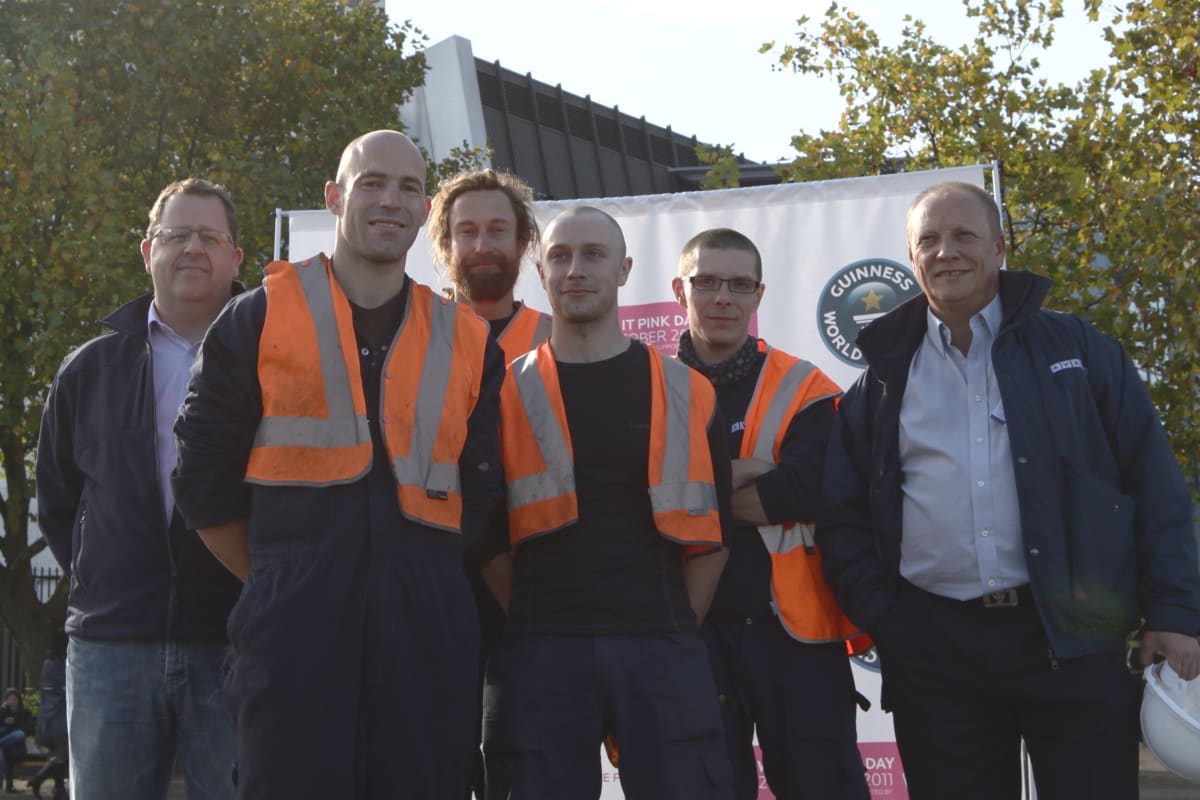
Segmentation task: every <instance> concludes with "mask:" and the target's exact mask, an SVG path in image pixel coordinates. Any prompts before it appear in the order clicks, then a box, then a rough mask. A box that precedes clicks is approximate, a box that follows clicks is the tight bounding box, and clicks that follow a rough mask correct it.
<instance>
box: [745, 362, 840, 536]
mask: <svg viewBox="0 0 1200 800" xmlns="http://www.w3.org/2000/svg"><path fill="white" fill-rule="evenodd" d="M768 357H770V356H769V354H768ZM815 369H816V367H815V366H813V365H812V364H811V363H809V362H808V361H805V360H804V359H800V360H799V361H797V362H796V363H794V364H792V366H790V367H789V368H788V371H787V372H785V373H784V375H783V380H781V381H780V382H779V386H778V387H777V388H776V389H775V395H774V396H773V397H772V398H771V401H770V403H768V404H767V413H766V414H764V415H763V421H762V425H760V426H759V428H758V432H757V433H756V434H755V440H754V450H753V452H752V453H751V455H752V456H753V457H754V458H761V459H763V460H764V461H774V460H775V437H776V436H778V435H779V431H780V430H781V429H782V428H783V427H784V426H786V425H787V424H789V423H790V422H791V420H790V419H785V418H784V414H786V413H787V410H788V406H789V405H791V402H792V399H793V398H794V397H795V396H796V393H797V392H799V391H800V387H801V386H803V385H804V382H805V381H806V380H808V376H809V375H811V374H812V372H813V370H815ZM764 372H766V369H765V367H764V369H763V370H761V371H760V372H759V373H758V385H756V386H755V387H754V396H753V397H751V399H750V407H751V408H753V407H754V401H755V400H757V399H758V393H759V391H760V390H761V389H762V379H763V373H764ZM831 396H832V395H820V396H816V397H810V398H808V399H807V400H806V401H805V403H804V404H803V405H801V406H800V407H799V408H797V409H796V413H797V414H799V413H800V412H801V411H803V410H804V409H806V408H808V407H809V406H811V405H812V404H813V403H815V402H817V401H818V400H824V399H825V398H826V397H831ZM813 530H814V529H813V526H812V525H811V524H809V523H799V524H796V525H792V526H791V527H789V528H784V527H783V526H782V525H759V526H758V532H759V534H760V535H761V536H762V540H763V544H764V545H766V548H767V552H768V553H788V552H791V551H792V550H794V549H796V548H797V547H807V548H809V549H810V550H811V549H812V548H814V547H815V546H816V541H815V540H814V538H813Z"/></svg>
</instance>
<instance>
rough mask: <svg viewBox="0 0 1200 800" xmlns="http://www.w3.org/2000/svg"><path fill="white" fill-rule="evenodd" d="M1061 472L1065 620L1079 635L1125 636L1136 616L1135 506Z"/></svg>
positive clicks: (1065, 465)
mask: <svg viewBox="0 0 1200 800" xmlns="http://www.w3.org/2000/svg"><path fill="white" fill-rule="evenodd" d="M1062 471H1063V480H1062V487H1063V498H1062V514H1063V531H1064V533H1065V536H1066V545H1067V559H1068V564H1067V570H1068V580H1069V589H1070V593H1071V596H1070V603H1069V606H1068V607H1067V608H1066V609H1065V612H1066V616H1067V617H1068V618H1069V619H1070V620H1071V621H1072V623H1074V625H1076V626H1077V627H1078V628H1079V629H1080V632H1081V633H1084V632H1086V633H1090V634H1094V635H1103V636H1111V635H1124V634H1125V633H1128V632H1129V631H1130V630H1131V629H1132V628H1133V627H1134V626H1135V625H1136V623H1137V616H1138V612H1137V542H1136V539H1137V537H1136V535H1135V532H1134V529H1133V525H1134V512H1135V504H1134V500H1133V498H1131V497H1129V496H1128V495H1125V494H1122V493H1121V492H1120V491H1118V490H1117V489H1116V488H1115V487H1114V486H1112V485H1111V484H1109V483H1108V482H1106V481H1104V480H1102V479H1100V478H1097V477H1096V476H1094V475H1093V474H1091V473H1090V472H1089V471H1087V470H1086V469H1084V468H1081V467H1079V466H1077V465H1075V464H1072V463H1071V462H1070V461H1068V460H1066V459H1064V460H1063V462H1062Z"/></svg>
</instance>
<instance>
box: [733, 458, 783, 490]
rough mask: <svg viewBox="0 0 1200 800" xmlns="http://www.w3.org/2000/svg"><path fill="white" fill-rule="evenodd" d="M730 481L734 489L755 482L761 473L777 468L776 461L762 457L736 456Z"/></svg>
mask: <svg viewBox="0 0 1200 800" xmlns="http://www.w3.org/2000/svg"><path fill="white" fill-rule="evenodd" d="M731 467H732V469H731V477H732V480H731V481H730V482H731V483H732V484H733V488H734V489H740V488H742V487H743V486H747V485H749V484H751V483H753V482H754V481H755V480H756V479H757V478H758V476H759V475H762V474H763V473H764V472H770V471H771V470H773V469H775V463H774V462H772V461H765V460H763V459H761V458H735V459H734V460H733V461H732V462H731Z"/></svg>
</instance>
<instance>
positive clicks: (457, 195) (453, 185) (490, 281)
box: [429, 169, 551, 362]
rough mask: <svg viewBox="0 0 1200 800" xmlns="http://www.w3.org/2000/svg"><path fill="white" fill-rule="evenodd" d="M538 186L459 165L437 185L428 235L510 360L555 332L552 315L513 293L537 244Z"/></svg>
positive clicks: (457, 290) (459, 291)
mask: <svg viewBox="0 0 1200 800" xmlns="http://www.w3.org/2000/svg"><path fill="white" fill-rule="evenodd" d="M532 202H533V190H532V189H530V188H529V184H527V183H525V181H523V180H521V178H519V177H518V176H516V175H513V174H512V173H508V172H496V171H495V170H492V169H481V170H475V171H472V172H461V173H459V174H458V175H455V176H454V177H453V178H449V179H447V180H445V181H443V182H442V183H441V185H440V186H438V192H437V194H436V195H434V198H433V207H432V210H431V212H430V221H429V238H430V239H431V240H432V241H433V248H434V253H435V255H436V256H437V259H438V261H440V262H441V263H442V264H444V265H445V266H446V270H447V276H448V277H449V278H450V280H451V282H452V283H453V284H454V287H453V291H454V299H455V300H457V301H458V302H460V303H466V304H467V305H469V306H470V307H471V308H473V309H474V310H475V313H477V314H479V316H481V317H483V318H484V319H485V320H487V321H488V326H489V327H490V328H491V332H492V336H494V337H495V338H496V341H497V342H499V344H500V347H501V348H503V349H504V359H505V361H506V362H512V360H513V359H515V358H516V357H517V356H519V355H522V354H524V353H527V352H529V351H530V350H532V349H533V348H535V347H537V346H538V345H539V344H541V343H542V342H544V341H546V339H548V338H549V337H550V322H551V317H550V315H549V314H544V313H542V312H540V311H535V310H534V309H532V308H530V307H529V306H527V305H525V304H524V303H523V302H519V301H516V300H514V299H513V287H514V286H515V285H516V283H517V276H518V275H519V274H520V270H521V259H522V258H524V257H525V256H526V255H527V254H528V253H529V252H530V248H531V247H532V246H533V245H535V244H536V243H537V238H538V224H537V219H536V218H535V217H534V215H533V206H532V205H531V204H532Z"/></svg>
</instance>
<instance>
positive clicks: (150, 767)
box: [67, 637, 235, 800]
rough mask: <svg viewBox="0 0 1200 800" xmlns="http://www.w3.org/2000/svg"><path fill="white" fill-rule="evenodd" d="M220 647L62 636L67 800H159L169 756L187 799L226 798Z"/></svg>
mask: <svg viewBox="0 0 1200 800" xmlns="http://www.w3.org/2000/svg"><path fill="white" fill-rule="evenodd" d="M224 653H225V647H224V645H216V644H179V643H142V642H104V641H88V640H85V639H78V638H74V637H72V638H71V642H70V645H69V646H68V648H67V734H68V737H69V739H70V746H71V782H72V784H73V786H72V789H71V792H72V796H73V797H75V798H76V800H111V799H112V798H114V797H121V798H128V800H164V799H165V798H166V796H167V789H168V786H169V785H170V781H171V772H172V770H173V767H174V763H175V758H176V755H178V757H179V759H180V763H181V765H182V767H183V776H184V781H185V783H186V785H187V796H188V798H189V800H232V798H233V796H234V790H233V782H232V777H231V775H232V770H233V762H234V758H235V756H234V736H233V724H232V722H231V721H230V719H229V712H228V711H227V710H226V707H225V701H224V697H223V694H222V684H223V675H222V671H221V664H222V660H223V658H224Z"/></svg>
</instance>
